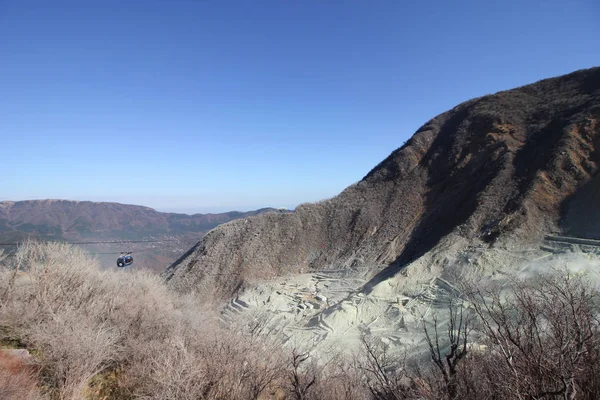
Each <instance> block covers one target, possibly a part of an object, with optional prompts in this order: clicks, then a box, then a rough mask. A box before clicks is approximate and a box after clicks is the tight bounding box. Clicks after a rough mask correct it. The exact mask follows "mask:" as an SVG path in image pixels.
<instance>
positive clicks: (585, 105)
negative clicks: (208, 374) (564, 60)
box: [164, 67, 600, 298]
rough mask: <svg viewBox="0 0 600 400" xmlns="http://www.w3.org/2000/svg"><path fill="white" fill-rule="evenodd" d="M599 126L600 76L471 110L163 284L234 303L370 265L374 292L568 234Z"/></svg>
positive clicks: (248, 225) (436, 123) (224, 235)
mask: <svg viewBox="0 0 600 400" xmlns="http://www.w3.org/2000/svg"><path fill="white" fill-rule="evenodd" d="M598 121H600V68H598V67H595V68H591V69H587V70H579V71H575V72H573V73H571V74H567V75H564V76H560V77H556V78H550V79H545V80H542V81H538V82H536V83H533V84H530V85H525V86H521V87H518V88H515V89H510V90H504V91H500V92H498V93H496V94H492V95H486V96H482V97H479V98H476V99H472V100H469V101H466V102H464V103H461V104H459V105H458V106H456V107H454V108H453V109H451V110H449V111H447V112H444V113H442V114H440V115H438V116H437V117H435V118H433V119H431V120H430V121H428V122H427V123H425V124H424V125H423V126H421V127H420V128H419V129H418V130H417V131H416V132H415V134H414V135H413V137H411V139H409V140H408V141H407V142H406V143H405V144H404V145H403V146H402V147H400V148H398V149H396V150H394V151H393V152H392V153H391V154H390V155H389V156H388V157H387V158H386V159H384V160H383V161H382V162H380V163H379V164H378V165H376V166H375V167H374V168H373V169H371V170H370V171H369V172H368V173H367V174H366V175H365V176H364V178H363V179H362V180H361V181H359V182H358V183H356V184H353V185H351V186H349V187H348V188H346V189H344V190H343V191H342V192H341V193H340V194H339V195H337V196H336V197H334V198H332V199H329V200H326V201H323V202H319V203H313V204H302V205H300V206H298V207H297V208H296V210H295V211H294V212H293V213H290V214H286V215H276V214H265V215H263V216H259V217H250V218H246V219H242V220H237V221H233V222H230V223H227V224H225V225H222V226H220V227H218V228H217V229H215V230H213V231H211V232H210V233H209V234H208V235H206V236H205V237H204V238H203V239H202V240H201V241H200V242H199V243H198V244H197V245H196V246H194V248H193V249H191V250H190V252H189V254H188V256H187V257H183V258H182V259H180V260H178V261H177V262H176V263H174V264H173V265H172V266H170V267H169V268H168V269H167V271H165V274H164V277H165V279H166V280H167V281H169V282H170V284H171V285H172V286H174V287H176V288H179V289H180V290H184V291H185V290H196V291H200V292H201V293H204V294H206V296H207V298H210V297H216V298H225V297H228V296H231V295H232V294H233V293H235V292H236V290H238V289H239V288H240V287H242V286H243V285H244V283H245V282H246V281H248V280H252V279H268V278H272V277H275V276H280V275H282V274H288V273H291V274H293V273H299V272H302V271H307V270H321V269H332V268H351V267H356V266H365V267H369V268H371V269H372V270H373V271H374V273H375V272H377V274H375V275H374V277H373V282H371V283H370V284H368V285H366V287H365V290H367V291H368V290H369V289H370V288H371V287H372V286H373V285H374V284H376V283H377V282H380V281H381V280H385V279H387V278H389V277H391V276H393V275H395V274H396V273H398V272H399V271H400V270H401V269H402V268H403V267H404V266H405V265H407V264H409V263H411V262H413V261H415V260H417V259H419V258H420V257H422V256H423V255H425V254H426V253H428V252H431V251H434V250H435V248H436V246H438V245H439V244H440V243H441V242H448V243H451V244H452V246H454V247H453V250H452V251H453V252H455V253H456V252H457V251H459V250H460V248H461V247H464V246H467V245H482V246H512V245H518V246H525V245H527V244H530V243H535V242H536V241H539V240H540V239H541V238H542V237H543V235H544V234H546V233H557V232H560V231H561V230H562V229H563V228H564V227H565V226H567V225H568V223H565V221H562V220H563V219H564V218H563V216H564V215H565V212H564V209H565V208H568V203H569V199H570V198H571V197H572V196H573V195H574V194H575V192H577V190H578V189H580V188H581V187H582V186H584V185H585V184H586V183H588V182H589V181H590V180H591V179H592V177H594V176H595V174H596V172H597V170H598V165H599V162H600V157H599V153H598V150H597V149H599V148H600V145H599V143H598V136H599V135H598V131H599V129H600V128H599V126H600V124H599V123H598ZM445 257H446V258H448V257H451V256H450V254H449V253H448V254H446V256H445ZM444 263H445V261H444V260H443V257H442V258H439V259H437V260H432V261H431V264H430V265H429V266H428V267H426V268H428V269H429V270H431V271H432V273H433V271H434V270H439V269H440V268H443V264H444Z"/></svg>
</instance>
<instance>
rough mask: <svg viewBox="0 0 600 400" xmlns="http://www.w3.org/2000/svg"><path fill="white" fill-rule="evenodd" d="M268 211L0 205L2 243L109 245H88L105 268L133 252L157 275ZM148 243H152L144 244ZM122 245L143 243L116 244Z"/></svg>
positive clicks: (87, 203)
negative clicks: (215, 231) (232, 224)
mask: <svg viewBox="0 0 600 400" xmlns="http://www.w3.org/2000/svg"><path fill="white" fill-rule="evenodd" d="M267 211H274V209H270V208H265V209H260V210H256V211H249V212H238V211H231V212H226V213H219V214H194V215H187V214H175V213H163V212H158V211H156V210H154V209H152V208H149V207H144V206H136V205H128V204H119V203H102V202H92V201H68V200H30V201H3V202H0V243H15V242H18V241H23V240H25V239H27V238H28V237H32V238H37V239H42V240H46V239H49V240H61V241H62V240H64V241H68V242H98V241H106V242H109V243H103V244H85V245H84V246H85V249H86V250H88V251H89V252H90V253H92V254H93V255H96V256H97V257H98V258H99V259H100V261H101V263H102V264H103V265H105V266H110V267H113V266H114V264H115V260H116V256H117V255H118V253H119V252H122V251H132V252H134V253H135V255H136V261H139V263H138V264H139V265H140V266H143V267H144V268H146V269H151V270H155V271H157V272H158V271H162V270H164V268H165V267H166V266H168V265H169V264H171V263H172V262H173V261H175V260H176V259H177V258H178V257H180V256H181V254H183V253H184V252H185V251H186V250H187V249H188V248H189V247H190V246H191V245H192V244H193V243H195V242H197V241H198V240H199V239H200V238H201V237H202V236H203V235H204V234H205V233H206V232H208V231H209V230H211V229H212V228H214V227H216V226H217V225H219V224H222V223H224V222H228V221H231V220H233V219H236V218H243V217H248V216H252V215H257V214H261V213H264V212H267ZM149 240H151V241H152V242H149V243H148V242H145V241H149ZM120 241H142V243H122V244H121V243H114V242H120ZM0 248H5V249H7V250H11V249H14V248H15V247H14V246H2V247H0Z"/></svg>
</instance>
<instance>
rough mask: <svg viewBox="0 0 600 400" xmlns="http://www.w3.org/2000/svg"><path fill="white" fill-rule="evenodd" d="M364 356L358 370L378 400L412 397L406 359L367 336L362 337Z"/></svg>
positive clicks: (396, 399) (360, 360) (397, 399)
mask: <svg viewBox="0 0 600 400" xmlns="http://www.w3.org/2000/svg"><path fill="white" fill-rule="evenodd" d="M361 343H362V349H363V354H362V357H361V358H360V359H359V362H358V368H359V369H360V370H361V371H362V372H363V373H364V375H365V377H366V385H367V387H368V389H369V391H370V393H371V395H372V397H373V398H374V399H376V400H400V399H408V398H410V396H411V393H412V390H411V381H410V379H409V378H408V376H407V374H406V363H405V361H406V360H405V358H402V359H398V358H397V357H395V356H391V355H390V354H389V353H388V348H387V346H386V345H384V344H383V343H381V342H380V341H377V340H376V339H374V338H372V337H369V336H367V335H363V336H361Z"/></svg>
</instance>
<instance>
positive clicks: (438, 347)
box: [423, 299, 472, 399]
mask: <svg viewBox="0 0 600 400" xmlns="http://www.w3.org/2000/svg"><path fill="white" fill-rule="evenodd" d="M448 317H449V320H448V325H447V330H446V335H445V337H442V336H443V335H442V334H441V333H440V332H439V331H438V319H437V316H434V317H433V334H432V335H431V334H430V332H429V329H428V328H427V323H426V322H425V320H423V331H424V333H425V338H426V339H427V344H428V345H429V351H430V354H431V361H432V362H433V364H434V365H435V367H436V369H437V371H438V372H439V373H440V375H441V377H442V380H443V383H444V387H443V390H442V391H443V392H444V394H445V396H446V397H447V398H449V399H456V398H458V397H457V396H458V394H459V389H458V384H459V383H458V378H457V373H458V365H459V363H460V362H461V360H462V359H463V358H464V357H465V356H466V355H467V342H468V338H469V332H470V328H471V320H472V318H471V317H470V316H469V313H468V311H465V307H464V303H462V302H461V303H460V304H459V303H457V302H456V300H454V299H451V300H450V301H449V302H448ZM442 341H443V342H442Z"/></svg>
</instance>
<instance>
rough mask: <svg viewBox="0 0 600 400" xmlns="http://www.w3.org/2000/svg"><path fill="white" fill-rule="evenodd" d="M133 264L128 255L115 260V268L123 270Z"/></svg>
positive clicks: (131, 258)
mask: <svg viewBox="0 0 600 400" xmlns="http://www.w3.org/2000/svg"><path fill="white" fill-rule="evenodd" d="M131 264H133V257H132V256H131V255H130V254H127V255H126V256H121V257H119V258H117V267H119V268H123V267H126V266H128V265H131Z"/></svg>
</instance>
